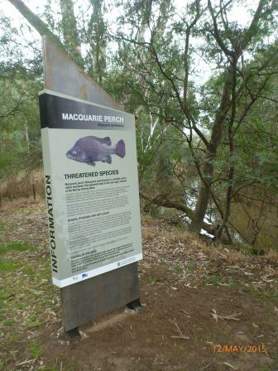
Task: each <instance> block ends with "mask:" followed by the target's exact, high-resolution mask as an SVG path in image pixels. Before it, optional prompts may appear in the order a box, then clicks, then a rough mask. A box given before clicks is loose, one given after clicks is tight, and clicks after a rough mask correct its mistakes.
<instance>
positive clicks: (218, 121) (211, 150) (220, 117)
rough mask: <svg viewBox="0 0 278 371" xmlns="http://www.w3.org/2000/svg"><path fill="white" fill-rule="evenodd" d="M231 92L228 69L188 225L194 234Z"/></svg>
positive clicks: (204, 209)
mask: <svg viewBox="0 0 278 371" xmlns="http://www.w3.org/2000/svg"><path fill="white" fill-rule="evenodd" d="M231 92H232V73H231V69H230V68H229V69H228V71H227V72H226V78H225V81H224V87H223V92H222V97H221V103H220V106H219V109H218V110H217V112H216V115H215V120H214V124H213V127H212V132H211V139H210V142H209V144H208V146H207V156H206V160H205V163H204V166H203V169H202V174H203V177H202V179H201V182H200V187H199V192H198V199H197V204H196V207H195V210H194V214H193V217H192V221H191V224H190V230H191V231H192V232H195V233H200V231H201V228H202V225H203V220H204V217H205V215H206V212H207V208H208V205H209V200H210V194H211V184H212V180H213V175H214V160H215V158H216V154H217V149H218V147H219V145H220V143H221V140H222V137H223V129H224V125H225V120H226V117H227V113H228V111H229V108H230V104H231Z"/></svg>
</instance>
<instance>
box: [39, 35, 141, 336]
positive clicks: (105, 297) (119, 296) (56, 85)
mask: <svg viewBox="0 0 278 371" xmlns="http://www.w3.org/2000/svg"><path fill="white" fill-rule="evenodd" d="M43 61H44V78H45V89H50V90H54V91H57V92H59V93H62V94H66V95H70V96H73V97H76V98H80V99H85V100H87V101H91V102H94V103H98V104H102V105H105V106H109V107H113V108H116V109H122V106H121V105H119V104H118V103H116V102H115V101H114V100H113V98H112V97H110V96H109V95H108V94H107V93H106V92H105V91H104V90H103V89H102V88H101V87H100V86H98V85H97V84H96V82H95V81H93V79H91V78H90V77H89V76H87V75H86V74H85V73H84V72H83V71H82V70H81V69H80V68H79V67H78V66H77V65H76V64H75V63H74V62H73V61H72V60H71V58H70V57H69V56H68V55H67V54H66V53H65V52H64V51H63V50H61V49H60V48H59V47H58V46H57V45H55V44H54V43H53V42H52V41H51V40H49V39H48V38H46V37H45V38H44V39H43ZM137 267H138V265H137V263H132V264H129V265H127V266H125V267H122V268H120V269H116V270H113V271H110V272H108V273H105V274H102V275H100V276H97V277H94V278H91V279H88V280H86V281H83V282H80V283H77V284H74V285H71V286H67V287H65V288H63V289H61V297H62V306H63V308H62V313H63V324H64V328H65V330H66V331H70V330H73V329H75V328H77V327H78V326H80V325H83V324H85V323H86V322H88V321H92V320H95V319H96V318H98V317H99V316H101V315H103V314H106V313H108V312H111V311H113V310H115V309H118V308H121V307H123V306H125V305H127V304H129V303H131V302H135V303H137V302H138V303H140V301H139V280H138V272H137Z"/></svg>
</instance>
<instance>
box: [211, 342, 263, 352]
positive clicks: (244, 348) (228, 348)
mask: <svg viewBox="0 0 278 371" xmlns="http://www.w3.org/2000/svg"><path fill="white" fill-rule="evenodd" d="M213 352H214V353H265V354H268V351H267V348H266V346H265V344H248V345H237V344H214V345H213Z"/></svg>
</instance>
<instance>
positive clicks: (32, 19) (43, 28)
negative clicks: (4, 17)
mask: <svg viewBox="0 0 278 371" xmlns="http://www.w3.org/2000/svg"><path fill="white" fill-rule="evenodd" d="M9 2H10V3H11V4H12V5H13V6H14V7H15V8H16V9H17V10H18V11H19V12H20V13H21V14H22V15H23V17H24V18H26V19H27V21H28V22H29V23H30V24H31V25H32V26H33V27H34V28H35V29H36V30H37V32H38V33H39V34H40V35H41V36H44V35H45V36H48V37H49V38H51V40H53V41H54V42H55V43H56V44H58V45H59V46H60V47H62V48H64V46H63V44H62V43H61V42H60V40H59V39H58V37H57V36H56V35H54V34H53V33H52V32H51V31H50V30H49V28H48V26H47V25H46V23H44V22H43V21H42V20H41V19H40V18H39V17H38V16H37V15H36V14H35V13H33V12H32V10H30V9H29V8H28V7H27V6H26V5H25V4H24V3H23V1H21V0H9Z"/></svg>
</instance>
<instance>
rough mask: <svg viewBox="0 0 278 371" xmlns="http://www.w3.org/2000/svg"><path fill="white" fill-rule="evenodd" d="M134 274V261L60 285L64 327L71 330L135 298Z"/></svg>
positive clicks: (136, 280)
mask: <svg viewBox="0 0 278 371" xmlns="http://www.w3.org/2000/svg"><path fill="white" fill-rule="evenodd" d="M137 277H138V273H137V264H130V265H127V266H125V267H122V268H120V269H117V270H115V271H110V272H108V273H105V274H102V275H100V276H97V277H94V278H92V279H90V280H87V281H83V282H80V283H77V284H75V285H72V286H67V287H65V288H63V289H62V290H61V294H62V303H63V323H64V328H65V330H66V331H69V330H72V329H74V328H76V327H78V326H80V325H83V324H85V323H87V322H89V321H91V320H95V319H96V318H98V317H100V316H101V315H103V314H105V313H108V312H111V311H113V310H115V309H119V308H122V307H124V306H125V305H127V304H128V303H130V302H132V301H135V300H136V299H138V298H139V285H138V278H137Z"/></svg>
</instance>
